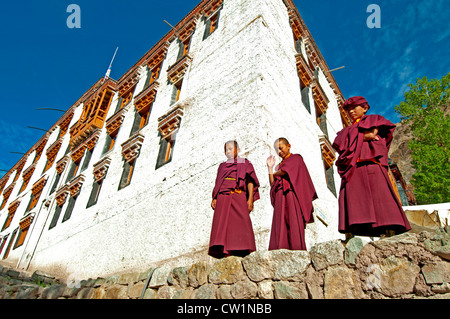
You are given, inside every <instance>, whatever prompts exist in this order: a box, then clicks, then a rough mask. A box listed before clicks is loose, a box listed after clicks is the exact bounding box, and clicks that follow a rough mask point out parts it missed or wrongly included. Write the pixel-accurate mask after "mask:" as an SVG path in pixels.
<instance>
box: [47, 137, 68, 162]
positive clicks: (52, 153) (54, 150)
mask: <svg viewBox="0 0 450 319" xmlns="http://www.w3.org/2000/svg"><path fill="white" fill-rule="evenodd" d="M63 139H64V137H60V138H59V139H57V140H56V141H55V142H54V143H53V144H52V145H50V146H49V148H48V149H47V152H46V155H47V158H48V159H49V160H50V159H51V158H53V159H54V158H55V157H56V155H57V154H58V152H59V149H60V148H61V145H62V142H63Z"/></svg>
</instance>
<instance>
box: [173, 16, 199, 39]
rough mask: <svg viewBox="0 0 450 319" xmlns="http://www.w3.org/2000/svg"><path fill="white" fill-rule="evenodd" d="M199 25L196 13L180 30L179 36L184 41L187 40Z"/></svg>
mask: <svg viewBox="0 0 450 319" xmlns="http://www.w3.org/2000/svg"><path fill="white" fill-rule="evenodd" d="M196 26H197V16H196V15H194V16H193V17H192V18H191V19H190V20H189V21H187V22H185V23H184V24H183V25H182V26H181V27H180V28H179V29H178V30H177V34H178V37H179V38H180V40H181V41H182V42H184V41H186V40H187V39H188V38H189V37H190V36H191V35H192V34H193V33H194V31H195V27H196Z"/></svg>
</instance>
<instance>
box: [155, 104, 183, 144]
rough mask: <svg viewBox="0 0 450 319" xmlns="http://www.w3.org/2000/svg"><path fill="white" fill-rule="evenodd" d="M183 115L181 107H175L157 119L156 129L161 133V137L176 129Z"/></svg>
mask: <svg viewBox="0 0 450 319" xmlns="http://www.w3.org/2000/svg"><path fill="white" fill-rule="evenodd" d="M183 115H184V112H183V109H182V108H181V107H177V108H175V109H174V110H172V111H170V112H169V113H167V114H166V115H164V116H161V117H160V118H159V119H158V121H159V124H158V131H159V132H160V133H161V137H162V138H167V137H169V136H170V135H172V134H173V133H174V132H176V131H177V130H178V128H179V127H180V122H181V119H182V118H183Z"/></svg>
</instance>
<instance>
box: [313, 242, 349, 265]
mask: <svg viewBox="0 0 450 319" xmlns="http://www.w3.org/2000/svg"><path fill="white" fill-rule="evenodd" d="M310 255H311V261H312V263H313V265H314V268H315V269H316V270H321V269H325V268H327V267H330V266H333V265H336V264H339V263H342V262H343V261H344V246H343V245H342V243H341V241H340V240H334V241H328V242H324V243H319V244H317V245H315V246H313V247H312V248H311V251H310Z"/></svg>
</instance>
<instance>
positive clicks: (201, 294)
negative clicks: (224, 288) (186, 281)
mask: <svg viewBox="0 0 450 319" xmlns="http://www.w3.org/2000/svg"><path fill="white" fill-rule="evenodd" d="M216 292H217V286H216V285H213V284H205V285H203V286H201V287H200V288H198V289H197V290H196V291H195V292H194V299H216Z"/></svg>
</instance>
